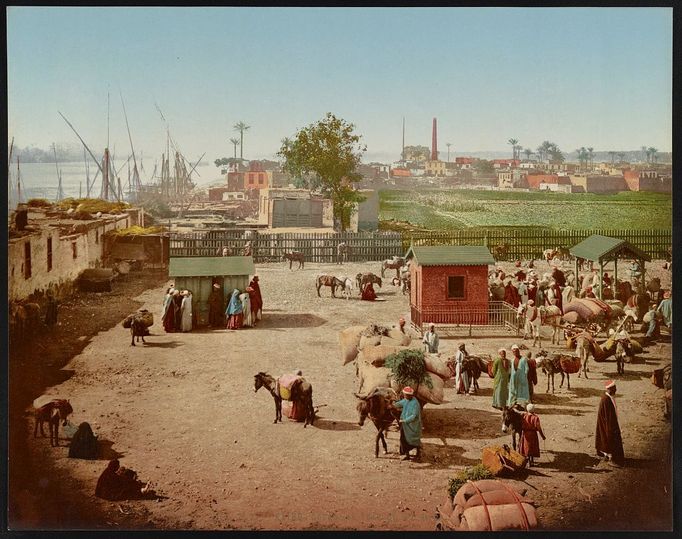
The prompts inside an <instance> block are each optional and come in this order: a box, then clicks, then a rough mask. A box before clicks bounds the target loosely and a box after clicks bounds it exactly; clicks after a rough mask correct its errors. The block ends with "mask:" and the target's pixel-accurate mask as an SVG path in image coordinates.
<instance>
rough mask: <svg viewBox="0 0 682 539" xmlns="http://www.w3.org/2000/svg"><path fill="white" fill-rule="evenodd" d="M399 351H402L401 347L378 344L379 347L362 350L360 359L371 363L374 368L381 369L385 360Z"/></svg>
mask: <svg viewBox="0 0 682 539" xmlns="http://www.w3.org/2000/svg"><path fill="white" fill-rule="evenodd" d="M400 350H404V348H403V347H402V346H389V345H386V344H380V345H379V346H368V347H366V348H363V350H362V358H363V359H364V360H365V361H366V362H367V363H371V364H372V365H373V366H375V367H383V366H384V362H385V361H386V358H387V357H388V356H390V355H391V354H395V353H396V352H399V351H400Z"/></svg>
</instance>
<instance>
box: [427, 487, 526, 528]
mask: <svg viewBox="0 0 682 539" xmlns="http://www.w3.org/2000/svg"><path fill="white" fill-rule="evenodd" d="M525 494H526V489H518V488H515V487H513V486H511V485H509V484H508V483H505V482H503V481H500V480H498V479H482V480H480V481H468V482H467V483H466V484H464V485H462V487H461V488H460V489H459V490H458V491H457V494H455V497H454V499H450V495H449V494H448V496H447V498H446V500H445V502H444V503H442V504H441V505H439V506H438V508H437V511H436V521H437V523H436V529H437V530H440V531H501V530H531V529H533V528H537V526H538V520H537V516H536V514H535V507H534V506H533V505H532V504H533V501H532V500H530V499H529V498H526V497H525Z"/></svg>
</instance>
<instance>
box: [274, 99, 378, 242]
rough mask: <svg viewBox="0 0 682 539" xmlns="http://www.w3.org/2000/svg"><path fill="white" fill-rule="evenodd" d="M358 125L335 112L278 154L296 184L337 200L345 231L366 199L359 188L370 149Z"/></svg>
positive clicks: (337, 215) (337, 216) (336, 213)
mask: <svg viewBox="0 0 682 539" xmlns="http://www.w3.org/2000/svg"><path fill="white" fill-rule="evenodd" d="M354 128H355V126H354V125H353V124H351V123H348V122H346V121H345V120H343V119H341V118H337V117H336V116H334V114H332V113H331V112H328V113H327V114H326V116H325V117H324V118H323V119H322V120H319V121H318V122H315V123H312V124H310V125H309V126H308V127H304V128H303V129H300V130H299V131H298V132H297V133H296V135H295V136H294V137H293V139H285V140H283V141H282V147H281V148H280V150H279V152H277V154H278V155H279V156H281V157H282V158H284V166H283V169H284V171H285V172H288V173H289V174H291V175H292V176H293V177H294V184H297V185H301V186H305V187H307V188H309V189H312V190H315V191H319V192H321V193H322V194H323V195H325V196H327V197H329V198H331V199H332V201H333V207H334V218H335V220H338V222H339V223H340V224H341V230H342V231H343V230H345V229H346V228H347V227H348V226H349V225H350V217H351V214H352V213H353V211H354V210H355V205H356V203H358V202H362V201H363V200H364V199H365V197H363V196H362V195H361V194H360V193H358V192H357V190H356V189H355V184H356V183H357V182H359V181H360V180H361V179H362V175H361V174H359V173H358V172H357V168H358V166H359V165H360V158H361V157H362V153H363V152H365V151H367V146H365V145H363V144H361V142H360V138H361V136H360V135H358V134H356V133H355V132H354Z"/></svg>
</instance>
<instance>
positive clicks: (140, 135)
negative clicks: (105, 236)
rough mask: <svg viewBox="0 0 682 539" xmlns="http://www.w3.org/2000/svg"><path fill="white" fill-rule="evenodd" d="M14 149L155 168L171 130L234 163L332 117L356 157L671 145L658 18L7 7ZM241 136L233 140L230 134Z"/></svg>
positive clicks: (190, 148) (581, 12) (668, 51)
mask: <svg viewBox="0 0 682 539" xmlns="http://www.w3.org/2000/svg"><path fill="white" fill-rule="evenodd" d="M7 26H8V32H7V40H8V49H7V52H8V59H7V60H8V90H9V96H8V107H9V136H10V138H11V137H12V136H14V137H15V143H16V144H18V145H19V146H22V147H23V146H29V145H35V146H39V147H43V148H47V147H48V146H49V145H50V144H51V143H52V142H53V141H57V142H78V141H77V139H76V137H75V135H74V134H73V132H72V131H71V130H70V129H69V127H68V126H67V125H66V123H65V122H64V121H63V120H62V119H61V117H60V116H59V114H58V113H57V111H58V110H59V111H61V112H62V113H63V114H64V115H65V116H66V117H67V118H68V119H69V120H70V121H71V122H72V123H73V124H74V126H75V127H76V129H77V130H78V131H79V133H80V134H81V136H82V137H83V138H84V139H85V141H86V142H87V143H88V144H89V145H91V147H93V149H95V148H96V149H98V150H101V149H102V148H103V147H104V146H105V144H106V140H107V92H109V93H110V102H111V104H110V133H111V134H110V140H111V143H110V146H111V147H113V146H114V145H115V146H116V148H117V150H116V151H117V155H121V154H122V153H127V152H129V143H128V137H127V134H126V131H125V123H124V118H123V112H122V107H121V99H120V97H119V89H120V91H121V92H122V93H123V97H124V99H125V103H126V108H127V112H128V119H129V122H130V128H131V131H132V136H133V143H134V144H135V147H136V151H139V150H144V154H145V156H147V155H149V156H150V157H151V156H153V155H157V154H158V155H160V154H161V152H162V151H163V150H164V148H165V127H164V123H163V122H162V120H161V117H160V115H159V113H158V111H157V109H156V107H155V103H158V105H159V107H160V108H161V110H162V111H163V114H164V116H165V117H166V119H167V120H168V122H169V124H170V131H171V135H172V136H173V137H174V138H175V140H176V141H177V143H178V145H179V146H180V148H181V150H182V151H183V153H184V154H185V155H186V157H187V158H188V159H190V160H193V159H196V158H197V157H198V156H199V155H201V154H202V153H203V152H207V154H206V159H209V160H211V161H212V160H213V159H215V158H216V157H221V156H231V155H232V152H233V149H232V145H231V144H230V143H229V140H228V139H229V138H230V137H234V136H236V134H235V133H234V131H233V130H232V127H231V126H232V125H233V124H234V123H236V122H237V121H239V120H243V121H244V122H246V123H247V124H248V125H250V126H251V129H250V130H249V131H248V132H247V133H246V136H245V144H244V157H245V158H268V157H269V158H272V157H274V154H275V153H276V151H277V150H278V149H279V146H280V141H281V139H282V138H283V137H285V136H291V135H293V134H294V133H295V131H296V130H297V129H298V128H301V127H303V126H305V125H307V124H309V123H311V122H313V121H315V120H317V119H320V118H322V117H323V115H324V114H325V113H326V112H327V111H330V112H333V113H335V114H336V115H338V116H341V117H342V118H344V119H346V120H347V121H349V122H352V123H354V124H355V125H356V126H357V131H358V132H359V133H360V134H362V135H363V139H364V141H365V143H366V144H367V147H368V151H367V157H366V159H365V160H372V159H382V160H389V159H397V158H398V157H399V154H400V145H401V125H402V117H403V116H405V119H406V120H405V121H406V144H423V145H426V146H430V144H431V121H432V118H433V117H437V118H438V125H439V149H440V150H441V152H442V153H441V157H444V155H445V151H446V147H445V143H446V142H450V143H452V150H451V151H452V152H456V153H461V152H466V151H479V150H505V149H507V148H508V145H507V142H506V141H507V139H509V138H510V137H515V138H518V139H519V140H520V142H521V144H522V145H524V147H530V148H536V147H537V146H538V145H539V144H540V142H542V140H545V139H549V140H551V141H553V142H556V143H557V144H558V145H559V147H560V148H561V149H562V150H564V151H565V152H570V151H573V150H574V149H575V148H577V147H579V146H592V147H594V148H595V149H596V150H630V149H638V148H639V147H640V146H642V145H647V146H655V147H657V148H658V149H659V151H670V150H671V147H672V10H671V9H668V8H551V9H550V8H498V7H494V8H371V9H365V8H354V9H351V8H124V7H121V8H76V7H71V8H26V7H21V8H8V12H7ZM237 136H238V135H237Z"/></svg>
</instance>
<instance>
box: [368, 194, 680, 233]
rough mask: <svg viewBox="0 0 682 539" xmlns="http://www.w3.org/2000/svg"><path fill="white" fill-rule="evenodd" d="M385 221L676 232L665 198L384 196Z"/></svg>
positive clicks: (445, 226)
mask: <svg viewBox="0 0 682 539" xmlns="http://www.w3.org/2000/svg"><path fill="white" fill-rule="evenodd" d="M379 219H380V221H384V222H386V221H390V220H391V219H393V220H394V221H397V222H403V223H405V222H409V223H410V225H412V226H413V227H415V228H421V229H426V230H449V229H461V228H472V227H486V228H497V227H514V228H518V227H531V228H551V229H581V228H590V229H597V228H604V229H636V230H644V229H670V228H672V196H671V195H669V194H662V193H641V192H621V193H616V194H608V195H598V194H594V193H571V194H568V193H540V192H512V193H509V192H501V191H480V190H464V189H461V190H460V189H457V190H424V191H400V190H383V191H381V193H380V210H379Z"/></svg>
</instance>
